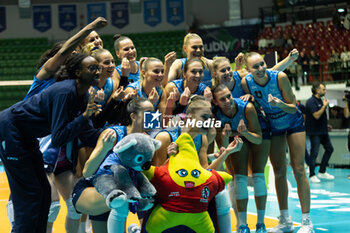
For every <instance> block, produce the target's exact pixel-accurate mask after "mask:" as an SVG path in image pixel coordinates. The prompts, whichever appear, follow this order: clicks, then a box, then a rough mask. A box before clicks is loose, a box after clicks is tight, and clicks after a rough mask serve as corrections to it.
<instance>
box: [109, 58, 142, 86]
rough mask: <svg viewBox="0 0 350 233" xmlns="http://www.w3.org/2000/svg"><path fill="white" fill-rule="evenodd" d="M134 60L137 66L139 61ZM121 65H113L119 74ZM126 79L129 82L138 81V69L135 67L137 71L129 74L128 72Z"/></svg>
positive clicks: (120, 73)
mask: <svg viewBox="0 0 350 233" xmlns="http://www.w3.org/2000/svg"><path fill="white" fill-rule="evenodd" d="M135 62H136V64H137V66H139V64H140V63H139V62H138V61H135ZM121 67H122V65H119V66H116V67H115V69H116V70H117V72H118V74H119V76H121V75H122V70H121ZM128 80H129V82H130V83H133V82H136V81H139V80H140V70H139V69H137V72H136V73H135V74H132V73H130V74H129V77H128Z"/></svg>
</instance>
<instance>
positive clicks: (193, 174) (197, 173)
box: [191, 169, 201, 178]
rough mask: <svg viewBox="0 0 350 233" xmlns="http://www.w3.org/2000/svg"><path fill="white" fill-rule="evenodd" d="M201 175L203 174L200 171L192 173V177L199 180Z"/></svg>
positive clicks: (195, 170)
mask: <svg viewBox="0 0 350 233" xmlns="http://www.w3.org/2000/svg"><path fill="white" fill-rule="evenodd" d="M200 174H201V172H200V171H198V170H197V169H194V170H193V171H191V175H192V176H193V177H194V178H198V177H199V175H200Z"/></svg>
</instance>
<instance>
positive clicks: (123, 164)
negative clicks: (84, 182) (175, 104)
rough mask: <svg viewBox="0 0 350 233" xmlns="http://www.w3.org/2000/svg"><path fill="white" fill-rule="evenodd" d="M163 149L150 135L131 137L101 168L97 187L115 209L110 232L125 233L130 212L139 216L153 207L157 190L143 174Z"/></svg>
mask: <svg viewBox="0 0 350 233" xmlns="http://www.w3.org/2000/svg"><path fill="white" fill-rule="evenodd" d="M160 146H161V143H160V141H158V140H155V139H152V138H151V137H149V136H148V135H145V134H141V133H133V134H129V135H127V136H126V137H124V138H123V139H122V140H121V141H119V142H118V143H117V145H116V146H115V147H114V148H113V152H114V153H111V154H110V155H109V156H108V157H107V158H106V159H105V161H104V162H103V163H102V165H101V166H100V168H99V170H98V171H97V173H96V175H95V177H94V186H95V188H96V190H97V191H98V192H99V193H100V194H102V196H103V197H104V198H105V199H106V203H107V205H108V206H109V207H110V208H111V213H110V215H109V219H108V232H124V229H125V220H126V217H127V216H128V213H129V210H130V211H132V212H134V213H135V212H136V211H145V210H148V209H150V208H151V207H152V206H153V203H154V198H153V197H154V196H155V194H156V189H155V188H154V187H153V185H152V184H151V183H150V182H149V180H148V179H147V178H146V176H145V175H144V174H142V171H143V170H148V169H149V168H150V166H151V161H152V158H153V155H154V152H155V151H156V150H157V149H158V148H159V147H160Z"/></svg>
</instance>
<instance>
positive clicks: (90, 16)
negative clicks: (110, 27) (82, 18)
mask: <svg viewBox="0 0 350 233" xmlns="http://www.w3.org/2000/svg"><path fill="white" fill-rule="evenodd" d="M86 7H87V20H88V23H91V22H92V21H94V20H95V19H96V18H97V17H103V18H106V4H105V3H88V4H86Z"/></svg>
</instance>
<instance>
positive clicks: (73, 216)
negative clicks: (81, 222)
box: [66, 198, 81, 220]
mask: <svg viewBox="0 0 350 233" xmlns="http://www.w3.org/2000/svg"><path fill="white" fill-rule="evenodd" d="M72 200H73V199H72V198H69V199H67V200H66V205H67V217H68V218H70V219H73V220H77V219H80V217H81V214H79V213H78V212H77V211H76V210H75V208H74V206H73V201H72Z"/></svg>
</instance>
